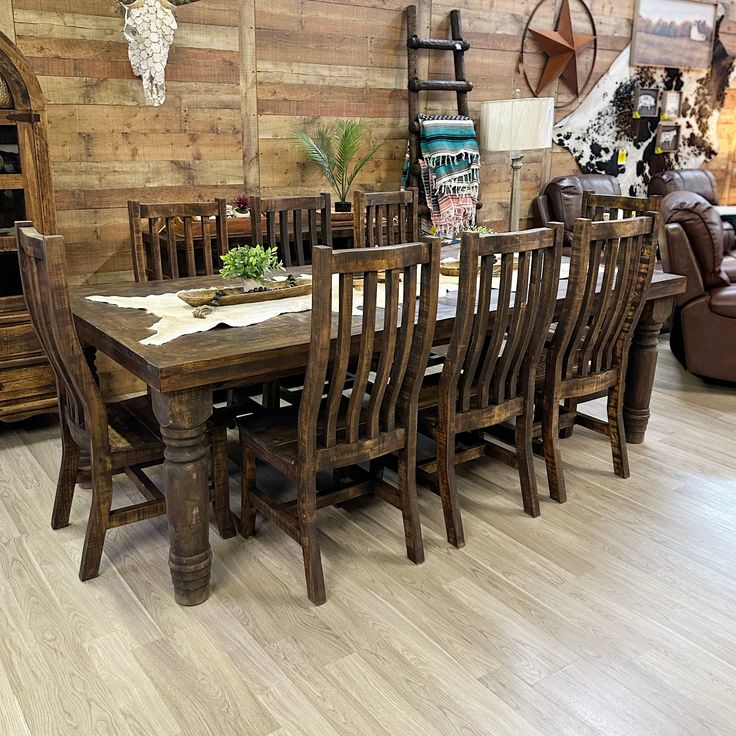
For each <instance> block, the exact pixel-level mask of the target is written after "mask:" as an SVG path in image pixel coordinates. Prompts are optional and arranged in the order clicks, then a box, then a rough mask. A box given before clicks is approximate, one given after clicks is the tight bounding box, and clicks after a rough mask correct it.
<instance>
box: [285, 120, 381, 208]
mask: <svg viewBox="0 0 736 736" xmlns="http://www.w3.org/2000/svg"><path fill="white" fill-rule="evenodd" d="M367 134H368V122H367V121H366V120H338V121H337V122H336V123H335V124H334V125H319V126H318V127H317V129H316V130H315V131H314V135H310V133H309V132H308V131H307V130H304V129H302V130H296V131H295V132H294V135H295V136H296V138H297V140H298V141H299V142H300V143H301V145H302V148H303V149H304V152H305V153H306V154H307V156H308V157H309V159H310V160H311V161H312V162H314V163H315V164H317V166H318V167H319V169H320V171H321V172H322V176H324V178H325V179H326V180H327V181H328V183H329V184H330V186H331V187H332V189H333V190H334V192H335V194H336V195H337V201H336V202H335V211H336V212H350V208H351V203H350V202H349V201H348V194H349V192H350V187H351V186H352V184H353V181H354V180H355V177H356V176H357V175H358V174H359V173H360V171H361V169H362V168H363V167H364V166H365V165H366V164H367V163H368V162H369V161H370V160H371V159H372V158H373V157H374V156H375V155H376V151H377V150H378V149H379V148H380V145H381V144H380V143H377V144H375V145H373V146H371V147H370V148H369V149H368V151H367V152H366V153H365V154H364V155H363V156H362V157H361V158H360V159H358V160H357V162H355V163H352V162H353V159H354V158H355V157H356V156H357V155H358V152H359V151H360V149H361V147H362V146H363V143H364V139H365V138H366V136H367ZM351 164H352V165H351Z"/></svg>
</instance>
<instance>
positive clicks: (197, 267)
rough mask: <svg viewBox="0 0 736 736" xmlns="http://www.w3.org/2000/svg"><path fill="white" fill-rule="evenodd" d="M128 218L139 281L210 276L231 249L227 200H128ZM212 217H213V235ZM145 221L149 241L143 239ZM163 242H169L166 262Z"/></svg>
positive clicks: (134, 264)
mask: <svg viewBox="0 0 736 736" xmlns="http://www.w3.org/2000/svg"><path fill="white" fill-rule="evenodd" d="M128 218H129V220H130V240H131V247H132V252H133V272H134V275H135V280H136V281H151V280H155V281H161V280H164V279H167V278H174V279H175V278H179V277H180V276H197V275H208V276H211V275H213V274H214V273H215V272H216V271H217V270H219V268H220V266H221V265H222V264H221V256H222V255H224V254H225V253H227V250H228V234H227V204H226V202H225V200H224V199H222V198H218V199H215V200H214V201H213V202H185V203H167V204H141V203H140V202H136V201H129V202H128ZM210 218H214V237H213V230H212V222H211V219H210ZM144 220H145V221H147V227H145V231H146V232H147V234H148V243H144V241H143V228H142V227H141V221H144ZM162 241H163V242H165V245H166V250H165V252H164V255H165V262H164V259H162V257H161V256H162V253H161V246H162ZM180 245H181V247H182V249H183V250H182V252H181V258H180V248H179V246H180Z"/></svg>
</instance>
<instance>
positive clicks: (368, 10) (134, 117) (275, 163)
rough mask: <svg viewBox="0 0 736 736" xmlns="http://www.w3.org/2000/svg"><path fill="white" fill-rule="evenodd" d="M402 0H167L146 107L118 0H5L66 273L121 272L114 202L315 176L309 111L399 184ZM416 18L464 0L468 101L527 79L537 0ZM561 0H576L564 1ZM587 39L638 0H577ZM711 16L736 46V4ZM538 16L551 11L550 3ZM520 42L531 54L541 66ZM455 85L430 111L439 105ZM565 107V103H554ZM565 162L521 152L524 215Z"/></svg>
mask: <svg viewBox="0 0 736 736" xmlns="http://www.w3.org/2000/svg"><path fill="white" fill-rule="evenodd" d="M405 4H406V0H350V1H349V2H348V1H347V0H343V1H342V2H336V1H335V0H270V2H260V1H259V0H201V2H196V3H193V4H191V5H188V6H185V7H182V8H180V9H178V10H177V11H176V12H177V18H178V21H179V25H180V27H179V30H178V32H177V35H176V39H175V41H174V46H173V48H172V51H171V55H170V60H169V65H168V67H167V100H166V103H165V105H164V106H163V107H159V108H150V107H146V106H145V105H144V102H143V92H142V89H141V85H140V81H139V80H138V79H136V78H135V77H134V76H133V74H132V72H131V70H130V65H129V63H128V60H127V46H126V44H125V43H124V41H123V38H122V18H121V15H120V14H119V12H118V10H117V3H116V2H114V0H2V2H0V30H3V31H4V32H5V33H7V34H8V35H10V36H11V37H12V36H15V38H16V40H17V43H18V45H19V47H20V49H21V50H22V51H23V53H24V54H26V56H27V57H28V58H29V59H30V61H31V64H32V66H33V68H34V70H35V71H36V73H37V74H38V75H39V77H40V81H41V85H42V88H43V92H44V95H45V97H46V101H47V109H48V119H49V135H50V145H51V157H52V165H53V174H54V182H55V189H56V201H57V205H58V210H59V212H58V224H59V229H60V231H61V232H62V234H63V235H64V236H65V237H66V239H67V244H68V254H69V265H70V270H71V273H72V278H73V280H75V281H77V282H79V281H109V280H115V279H119V278H132V271H131V261H130V251H129V244H128V226H127V219H126V210H125V203H126V201H127V199H129V198H140V199H143V200H148V201H153V200H159V201H174V200H178V201H184V200H187V199H190V198H209V197H212V196H214V195H215V194H220V195H225V196H227V197H232V196H233V195H234V194H235V193H237V192H239V191H243V190H247V191H249V192H251V193H253V192H256V191H257V190H258V188H259V187H260V191H261V192H262V193H264V194H288V193H305V192H314V191H319V190H320V189H321V188H322V187H323V184H322V182H321V179H320V177H319V175H318V174H317V173H316V172H315V170H314V168H313V167H312V166H311V165H309V164H307V163H306V162H305V160H304V157H303V155H302V154H301V153H300V152H299V151H298V149H297V148H296V146H295V145H294V142H293V138H292V134H293V130H294V129H295V128H296V127H298V126H301V125H303V124H305V123H310V122H313V121H314V120H316V119H317V118H320V119H323V120H324V119H327V120H330V119H336V118H339V117H348V116H356V117H357V116H362V117H366V118H369V119H370V123H371V136H372V139H373V140H374V141H377V142H381V143H382V144H383V146H382V148H381V150H380V152H379V154H378V156H377V157H376V159H375V160H374V161H373V162H372V163H371V164H370V165H369V166H368V167H367V168H366V169H365V170H364V171H363V173H362V174H361V175H360V177H359V179H358V185H359V186H363V187H365V188H369V189H371V188H372V189H392V188H396V187H397V186H398V184H399V177H400V172H401V166H402V161H403V157H404V150H405V146H406V122H407V121H406V91H405V89H406V52H405V46H404V39H405V33H406V31H405V21H404V17H403V10H404V7H405ZM417 5H418V8H419V20H420V24H421V25H422V28H423V30H422V32H423V33H425V34H430V28H431V35H433V36H437V35H439V36H443V35H445V34H446V33H447V32H448V14H449V11H450V10H451V9H452V8H453V7H460V8H461V9H462V11H463V23H464V30H465V35H466V36H467V38H468V39H470V41H471V44H472V48H471V51H470V52H469V53H468V54H467V56H466V63H467V74H468V77H469V78H470V79H471V80H472V81H473V82H474V85H475V88H474V90H473V92H472V93H471V95H470V100H471V111H472V112H473V114H474V115H476V114H477V112H478V106H479V103H480V101H481V100H485V99H499V98H503V97H509V96H511V95H512V93H513V90H514V88H516V87H517V86H518V87H521V88H522V90H525V94H528V92H527V91H526V90H527V88H526V86H525V84H524V82H523V79H522V77H521V75H520V72H519V69H518V66H517V57H518V46H519V37H520V35H521V32H522V30H523V27H524V23H525V22H526V19H527V17H528V16H529V13H530V12H531V11H532V9H533V7H534V6H535V5H536V0H494V2H493V3H491V5H490V7H489V3H488V1H487V0H460V1H459V2H458V3H454V4H448V3H447V2H446V0H418V2H417ZM572 5H573V7H574V6H575V3H573V4H572ZM590 5H591V8H592V11H593V14H594V16H595V18H596V22H597V24H598V32H599V35H600V51H599V54H598V61H597V64H596V68H595V72H594V81H595V79H597V78H598V77H599V76H600V75H601V74H603V73H604V72H605V70H606V69H607V67H608V65H609V64H610V62H611V61H612V59H613V58H615V56H616V55H617V54H618V53H619V52H620V50H621V49H622V48H624V47H625V46H626V44H627V43H628V41H629V38H630V33H631V17H632V14H633V7H634V0H624V1H623V2H612V1H611V0H590ZM728 12H729V13H730V16H731V17H730V19H729V21H728V22H727V23H726V24H725V25H724V28H723V31H724V32H725V34H726V37H727V38H728V39H729V43H730V46H731V48H732V49H736V8H734V3H728ZM549 15H550V17H551V11H549ZM541 62H542V59H541V58H540V57H534V56H531V57H530V58H529V59H528V64H529V66H531V67H532V68H534V67H538V66H539V64H541ZM422 63H423V65H424V66H423V70H422V73H423V74H424V73H430V74H431V75H432V76H433V77H438V78H442V77H449V76H450V75H451V66H450V64H451V61H450V55H449V54H441V55H439V54H437V55H435V56H434V57H433V60H432V61H431V67H430V62H429V61H428V60H427V56H426V55H425V57H424V61H423V62H422ZM453 103H454V100H453V98H452V96H447V95H445V96H442V97H440V96H438V95H436V94H434V95H429V96H428V98H427V99H426V109H427V110H428V111H432V112H440V111H445V110H446V111H448V112H450V111H452V105H453ZM570 109H572V108H567V109H566V110H565V111H563V112H562V113H561V114H565V113H566V112H568V111H569V110H570ZM734 111H736V90H731V92H730V93H729V95H728V100H727V104H726V109H725V111H724V114H723V115H722V118H721V121H722V122H721V125H720V133H721V137H722V144H723V145H722V152H721V154H720V155H719V157H718V158H717V159H716V160H715V161H714V162H713V163H712V168H713V169H714V171H715V172H716V174H717V175H718V178H719V182H720V184H721V188H722V193H723V197H724V201H736V179H734V178H733V177H732V176H731V170H732V166H733V164H734V163H735V162H734V158H735V157H736V134H735V133H734V130H733V129H734V116H735V112H734ZM576 169H577V167H576V164H575V162H574V161H573V159H572V158H571V156H570V155H569V154H568V153H567V152H565V151H563V150H561V149H555V150H553V151H551V152H535V153H529V154H527V156H526V160H525V166H524V169H523V194H522V196H523V212H526V213H527V214H528V212H529V205H530V202H531V200H532V198H533V197H534V196H535V195H536V194H537V193H538V192H539V190H540V188H541V187H542V186H543V185H544V183H546V181H548V180H549V178H551V177H552V176H556V175H559V174H563V173H568V172H573V171H575V170H576ZM509 186H510V171H509V168H508V162H507V160H506V156H505V155H504V154H494V155H489V156H486V157H485V160H484V166H483V169H482V188H481V199H482V200H483V202H484V207H483V210H482V211H481V218H480V219H481V221H482V222H484V223H487V224H490V225H496V226H499V225H500V226H503V222H504V221H505V220H506V217H507V207H508V204H507V203H508V196H509V194H508V192H509Z"/></svg>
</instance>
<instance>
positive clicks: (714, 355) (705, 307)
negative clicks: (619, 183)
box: [660, 192, 736, 381]
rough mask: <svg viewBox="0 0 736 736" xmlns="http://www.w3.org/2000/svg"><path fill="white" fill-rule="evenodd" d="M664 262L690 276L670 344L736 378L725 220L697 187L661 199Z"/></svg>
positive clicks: (688, 364) (702, 368) (701, 368)
mask: <svg viewBox="0 0 736 736" xmlns="http://www.w3.org/2000/svg"><path fill="white" fill-rule="evenodd" d="M661 215H662V223H663V226H664V230H665V238H664V242H660V250H661V253H662V266H663V268H664V270H665V272H667V273H677V274H681V275H682V276H687V290H686V292H685V293H684V294H680V295H679V296H678V297H677V306H676V309H675V315H674V319H673V323H672V329H671V334H670V346H671V348H672V352H673V353H674V354H675V356H676V357H677V359H678V360H679V361H680V362H681V363H682V364H683V365H684V366H685V368H687V370H689V371H690V372H691V373H695V374H697V375H699V376H704V377H706V378H717V379H719V380H724V381H736V279H733V280H732V279H729V277H728V275H727V274H726V272H725V271H724V270H723V267H722V265H723V247H722V243H723V224H722V223H721V218H720V217H719V215H718V212H717V211H716V209H715V208H714V207H713V205H711V204H710V203H709V202H708V201H707V200H706V199H705V198H704V197H701V196H700V195H699V194H694V193H693V192H672V193H670V194H668V195H666V196H665V197H664V199H663V200H662V209H661Z"/></svg>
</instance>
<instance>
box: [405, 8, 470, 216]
mask: <svg viewBox="0 0 736 736" xmlns="http://www.w3.org/2000/svg"><path fill="white" fill-rule="evenodd" d="M450 28H451V31H452V38H419V35H418V34H417V6H416V5H409V6H408V7H407V9H406V52H407V62H408V63H407V67H408V73H409V84H408V88H409V185H410V186H412V187H418V186H419V163H418V160H419V117H418V116H419V93H420V92H421V91H423V90H430V91H433V92H455V93H456V94H457V114H458V115H465V116H466V117H470V113H469V110H468V92H470V90H472V89H473V85H472V83H471V82H469V81H468V80H467V79H465V52H466V51H467V50H468V49H469V48H470V42H469V41H466V40H465V39H464V38H463V27H462V21H461V19H460V11H459V10H452V11H450ZM419 49H429V50H430V51H452V55H453V59H454V62H455V79H454V80H452V79H451V80H446V79H419ZM478 208H480V204H478ZM426 211H428V210H427V207H426V205H424V206H422V208H421V212H422V214H426Z"/></svg>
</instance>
